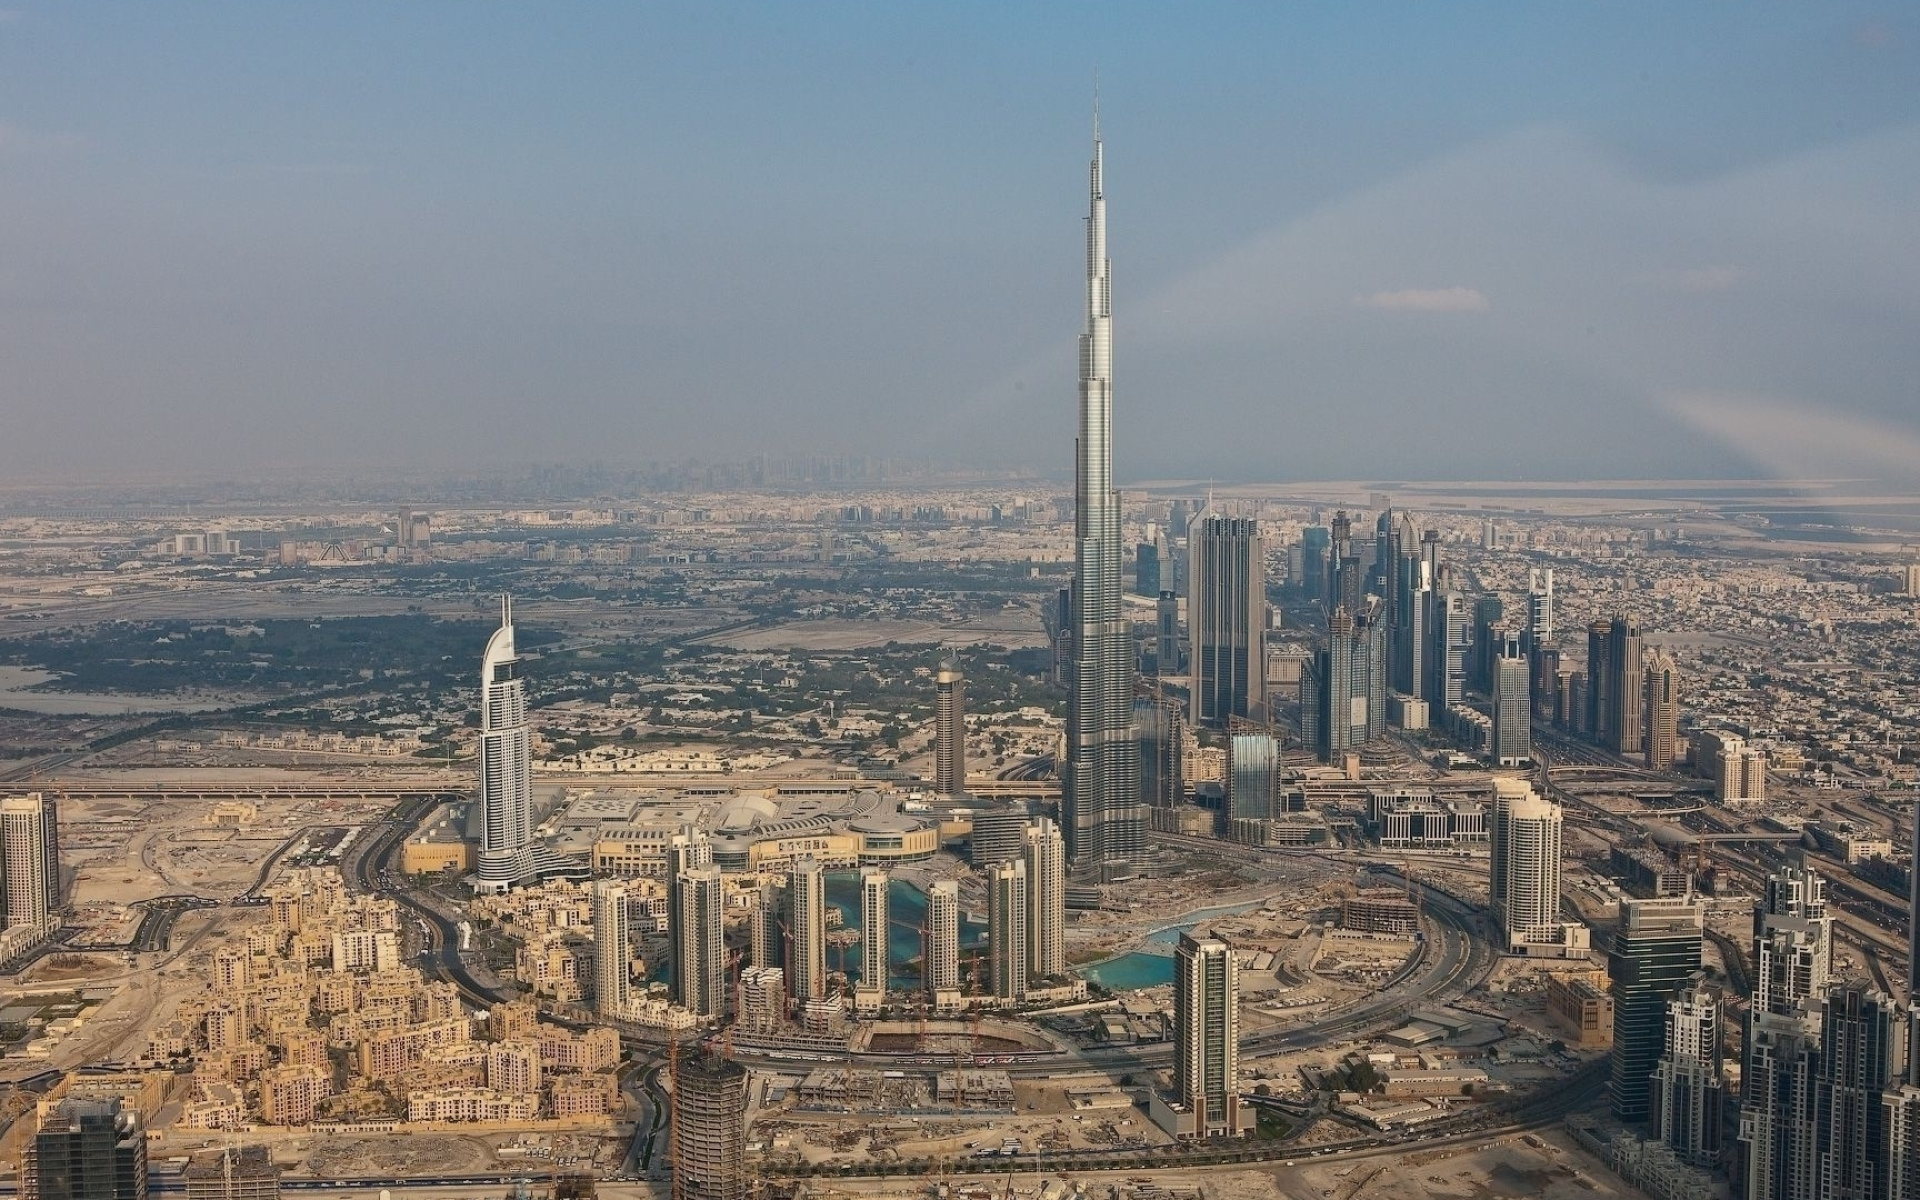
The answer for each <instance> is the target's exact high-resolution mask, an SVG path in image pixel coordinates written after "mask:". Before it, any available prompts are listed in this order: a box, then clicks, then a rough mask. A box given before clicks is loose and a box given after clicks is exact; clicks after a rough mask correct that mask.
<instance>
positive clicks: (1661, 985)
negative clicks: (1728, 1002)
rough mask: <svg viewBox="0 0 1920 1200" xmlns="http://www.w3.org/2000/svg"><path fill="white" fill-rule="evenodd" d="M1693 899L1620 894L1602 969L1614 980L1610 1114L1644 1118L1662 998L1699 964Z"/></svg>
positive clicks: (1661, 1038) (1662, 1029)
mask: <svg viewBox="0 0 1920 1200" xmlns="http://www.w3.org/2000/svg"><path fill="white" fill-rule="evenodd" d="M1701 929H1702V924H1701V912H1700V905H1699V904H1697V903H1696V902H1695V901H1694V900H1693V898H1692V897H1691V896H1688V897H1682V898H1677V899H1665V900H1627V901H1623V902H1622V903H1621V905H1620V927H1619V929H1618V930H1617V931H1616V932H1615V933H1614V938H1613V952H1612V953H1611V954H1609V955H1608V956H1607V975H1608V976H1609V978H1611V979H1612V981H1613V1078H1612V1079H1611V1080H1610V1081H1609V1083H1608V1085H1607V1094H1608V1098H1609V1101H1610V1103H1611V1105H1612V1108H1613V1115H1614V1117H1615V1118H1617V1119H1619V1120H1622V1121H1644V1120H1646V1119H1647V1115H1648V1112H1649V1110H1650V1109H1651V1108H1652V1099H1653V1090H1652V1087H1651V1083H1650V1081H1651V1077H1652V1075H1653V1068H1654V1064H1655V1063H1656V1062H1657V1061H1658V1060H1659V1058H1660V1051H1661V1049H1662V1047H1663V1046H1664V1045H1665V1043H1666V1025H1667V1002H1668V1001H1669V1000H1671V999H1673V997H1674V996H1675V995H1677V994H1678V993H1679V992H1680V989H1681V988H1683V987H1685V986H1686V983H1687V980H1688V979H1690V978H1691V977H1692V976H1693V973H1694V972H1695V971H1698V970H1699V969H1700V937H1701Z"/></svg>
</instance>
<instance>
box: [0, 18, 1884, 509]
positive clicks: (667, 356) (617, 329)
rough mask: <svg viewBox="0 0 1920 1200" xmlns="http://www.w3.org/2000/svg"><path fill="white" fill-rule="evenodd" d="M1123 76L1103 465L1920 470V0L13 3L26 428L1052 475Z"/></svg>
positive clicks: (2, 41)
mask: <svg viewBox="0 0 1920 1200" xmlns="http://www.w3.org/2000/svg"><path fill="white" fill-rule="evenodd" d="M1096 70H1097V71H1098V73H1099V78H1100V83H1099V89H1100V103H1101V106H1102V109H1103V119H1104V121H1105V124H1106V129H1107V133H1108V140H1109V145H1110V149H1109V155H1108V176H1109V182H1110V186H1111V188H1112V190H1113V193H1114V196H1115V200H1114V205H1113V213H1112V217H1111V221H1112V227H1113V231H1114V235H1113V236H1114V240H1115V252H1114V259H1115V284H1114V287H1115V294H1116V305H1117V309H1118V313H1119V318H1118V329H1119V336H1120V339H1121V349H1120V351H1119V353H1118V356H1117V361H1116V401H1115V403H1116V430H1117V435H1116V438H1115V455H1116V465H1117V470H1118V472H1119V475H1120V478H1121V479H1122V480H1123V481H1125V480H1128V479H1151V478H1166V477H1185V478H1219V479H1226V480H1264V479H1288V478H1340V477H1352V476H1355V475H1359V474H1363V473H1364V474H1368V475H1377V476H1379V477H1385V478H1396V477H1397V478H1483V477H1484V478H1509V477H1527V478H1540V477H1573V478H1581V477H1607V478H1618V477H1671V476H1681V477H1714V476H1750V475H1788V476H1805V475H1828V476H1833V475H1846V476H1866V477H1886V476H1899V477H1904V476H1907V475H1910V473H1911V471H1912V464H1913V463H1914V462H1916V461H1920V454H1916V453H1915V450H1916V448H1917V447H1920V405H1916V404H1915V403H1914V389H1913V382H1912V381H1913V380H1914V379H1915V378H1920V341H1917V340H1916V339H1915V338H1914V337H1913V336H1912V330H1913V328H1914V327H1915V324H1916V320H1920V290H1916V283H1915V280H1916V279H1920V241H1916V238H1915V237H1914V234H1913V226H1912V218H1911V205H1910V198H1911V196H1912V195H1914V194H1915V192H1916V185H1920V124H1916V118H1920V93H1916V91H1915V89H1913V87H1912V86H1911V81H1912V79H1913V78H1914V77H1915V76H1916V75H1920V22H1916V20H1915V19H1914V16H1913V14H1912V13H1911V12H1908V11H1905V10H1903V9H1901V8H1899V7H1898V6H1892V7H1889V6H1877V5H1871V4H1854V3H1835V4H1822V5H1817V6H1806V5H1788V4H1766V5H1758V6H1753V5H1748V6H1740V7H1738V8H1721V7H1718V6H1704V5H1665V4H1651V3H1649V4H1631V5H1614V6H1606V7H1604V8H1593V9H1585V10H1581V11H1576V12H1565V11H1557V12H1550V11H1545V10H1540V9H1537V8H1533V7H1530V6H1524V5H1498V4H1495V5H1468V6H1449V7H1447V8H1445V9H1437V8H1431V7H1422V6H1416V5H1398V6H1390V7H1389V8H1387V9H1384V10H1381V9H1368V10H1365V11H1360V10H1354V11H1348V10H1346V9H1344V8H1339V7H1329V8H1327V9H1325V10H1320V11H1302V10H1291V9H1282V8H1273V9H1270V10H1269V9H1266V8H1262V7H1258V6H1249V7H1244V8H1243V7H1235V6H1218V5H1212V6H1199V7H1190V6H1182V7H1180V8H1178V9H1171V8H1170V9H1164V10H1162V9H1158V8H1155V7H1153V6H1144V5H1118V6H1115V5H1061V6H1048V7H1047V9H1046V10H1045V11H1044V12H1031V11H1028V10H1027V9H1025V8H1024V7H1021V6H997V7H996V6H966V7H965V8H964V9H941V8H935V7H922V6H893V5H851V6H834V8H833V9H832V10H831V11H825V12H811V11H801V10H799V9H795V8H789V7H783V6H777V5H776V6H753V5H744V6H743V5H720V6H704V5H702V6H658V5H647V6H629V5H620V4H584V5H570V6H567V7H566V8H564V9H553V8H548V7H545V6H503V5H479V6H459V7H457V8H456V7H447V6H397V7H396V6H386V5H372V4H331V5H313V6H293V7H289V6H280V5H270V6H263V5H253V4H239V3H234V4H190V5H184V6H165V7H153V6H140V7H129V6H115V5H104V4H86V3H80V4H59V5H54V4H32V3H21V4H18V5H17V6H14V7H10V8H8V9H7V10H6V11H5V12H4V13H3V14H0V194H3V195H4V197H5V202H6V209H7V212H8V220H7V221H6V222H5V223H4V226H0V262H4V263H5V268H4V271H0V361H4V362H5V364H6V370H5V377H4V379H3V380H0V407H3V408H4V409H5V411H6V414H7V422H8V436H7V437H6V438H5V439H4V441H0V469H3V470H5V471H7V472H8V473H9V474H10V475H11V476H13V477H14V478H15V479H16V480H20V479H23V478H31V479H34V480H65V479H100V478H109V479H117V480H125V479H129V478H135V479H147V480H163V479H166V478H168V477H170V476H172V475H178V474H187V475H192V476H196V477H220V476H238V475H249V476H261V475H265V476H273V475H279V474H285V473H294V474H298V475H302V476H309V475H326V474H329V473H336V472H340V471H376V472H384V473H392V474H400V475H404V474H407V473H413V472H419V471H424V470H435V469H447V468H462V469H476V470H486V469H494V468H503V467H508V466H511V465H514V464H519V463H524V462H527V461H550V462H570V461H579V460H581V459H584V458H589V457H590V458H592V459H594V460H596V461H603V462H612V463H625V462H645V461H649V460H660V459H673V458H678V457H685V456H696V457H726V456H743V455H752V454H757V453H762V452H769V451H771V452H787V451H800V452H809V453H836V454H837V453H856V454H887V455H905V456H914V457H920V458H927V459H933V460H937V461H939V462H942V463H945V464H950V465H954V466H963V467H964V466H976V467H982V468H998V467H1015V468H1020V469H1024V470H1031V471H1037V472H1041V473H1045V474H1051V475H1054V476H1059V475H1061V474H1064V473H1065V471H1066V469H1067V467H1068V465H1069V459H1068V457H1067V455H1066V453H1065V451H1064V449H1063V448H1064V447H1065V446H1066V445H1067V444H1068V443H1069V441H1070V438H1071V422H1072V415H1073V402H1072V395H1073V377H1074V363H1073V357H1072V354H1071V338H1072V335H1073V332H1074V331H1075V329H1076V327H1077V325H1078V322H1079V320H1080V312H1079V306H1080V301H1079V297H1078V288H1079V280H1078V274H1079V272H1078V266H1077V264H1076V261H1075V259H1076V255H1075V251H1074V246H1075V242H1076V237H1077V231H1078V228H1079V224H1080V221H1081V218H1082V216H1083V215H1084V214H1083V213H1082V212H1081V211H1079V209H1078V206H1077V201H1076V196H1077V194H1078V192H1079V191H1080V183H1081V169H1082V168H1081V166H1080V165H1079V164H1080V158H1081V152H1082V150H1083V148H1084V145H1085V142H1086V139H1087V134H1088V126H1089V121H1090V112H1089V110H1090V108H1091V105H1092V100H1093V92H1094V76H1095V73H1096ZM1228 431H1232V432H1228ZM1010 434H1013V435H1015V436H1009V435H1010ZM1362 464H1364V470H1363V466H1362Z"/></svg>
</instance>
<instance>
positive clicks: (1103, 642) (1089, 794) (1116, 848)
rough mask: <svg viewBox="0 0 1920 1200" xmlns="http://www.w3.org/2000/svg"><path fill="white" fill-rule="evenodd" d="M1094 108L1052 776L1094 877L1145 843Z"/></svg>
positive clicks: (1079, 864)
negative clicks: (1067, 623)
mask: <svg viewBox="0 0 1920 1200" xmlns="http://www.w3.org/2000/svg"><path fill="white" fill-rule="evenodd" d="M1103 174H1104V162H1103V151H1102V145H1101V141H1100V134H1099V105H1098V100H1097V99H1096V101H1095V111H1094V139H1093V161H1092V162H1091V164H1090V165H1089V167H1088V182H1089V187H1088V198H1087V326H1086V332H1084V333H1082V334H1081V335H1080V421H1079V436H1078V438H1077V439H1076V441H1075V444H1074V450H1075V463H1074V484H1075V485H1074V575H1073V579H1074V586H1073V613H1072V617H1073V693H1072V701H1071V707H1070V711H1069V714H1068V720H1067V762H1066V764H1065V769H1064V770H1063V771H1062V775H1061V779H1062V783H1063V784H1064V787H1063V789H1062V793H1063V800H1062V806H1061V816H1062V821H1061V824H1062V825H1063V826H1065V828H1064V829H1063V830H1062V832H1063V833H1064V834H1065V836H1066V842H1067V857H1068V859H1069V860H1070V861H1071V863H1072V865H1073V867H1074V869H1075V870H1076V871H1078V872H1081V873H1083V874H1094V875H1098V874H1101V873H1104V872H1106V871H1107V870H1108V869H1109V868H1111V867H1112V866H1114V865H1117V864H1121V863H1126V862H1130V861H1133V860H1135V859H1137V858H1138V857H1139V856H1140V855H1141V853H1142V852H1143V851H1144V849H1145V813H1144V812H1143V810H1142V809H1141V808H1140V806H1139V796H1138V794H1137V792H1138V788H1137V783H1138V781H1137V778H1136V774H1137V759H1136V755H1137V750H1136V748H1135V746H1134V744H1133V735H1132V715H1133V631H1132V627H1131V623H1130V621H1129V619H1128V617H1127V614H1126V612H1125V610H1124V609H1123V608H1122V607H1121V602H1120V571H1121V550H1120V497H1119V494H1118V493H1117V492H1116V491H1115V490H1114V487H1113V294H1112V290H1111V287H1110V266H1109V264H1108V262H1107V200H1106V187H1105V180H1104V178H1103Z"/></svg>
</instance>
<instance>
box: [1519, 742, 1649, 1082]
mask: <svg viewBox="0 0 1920 1200" xmlns="http://www.w3.org/2000/svg"><path fill="white" fill-rule="evenodd" d="M1493 787H1494V793H1493V828H1492V830H1491V831H1490V835H1491V836H1490V837H1489V838H1488V841H1489V842H1491V844H1492V846H1491V848H1492V851H1493V862H1492V870H1491V872H1490V874H1489V877H1488V886H1489V888H1490V889H1491V892H1492V900H1493V916H1494V920H1495V921H1496V922H1498V924H1499V926H1500V931H1501V934H1502V936H1504V937H1505V939H1506V943H1505V944H1506V945H1507V946H1512V945H1513V944H1514V943H1515V942H1516V941H1522V940H1525V936H1526V935H1527V934H1528V933H1529V932H1531V931H1534V930H1540V929H1544V928H1545V927H1547V926H1550V925H1557V924H1559V923H1560V871H1561V861H1560V860H1561V820H1562V818H1561V812H1560V806H1559V805H1558V804H1555V803H1554V802H1553V801H1551V800H1548V799H1545V798H1543V797H1541V796H1540V795H1538V794H1537V793H1536V792H1535V791H1534V790H1533V789H1532V788H1531V787H1529V786H1527V783H1526V781H1525V780H1521V779H1496V780H1494V782H1493ZM1648 1062H1649V1065H1651V1062H1652V1060H1651V1059H1649V1060H1648Z"/></svg>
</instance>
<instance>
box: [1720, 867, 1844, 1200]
mask: <svg viewBox="0 0 1920 1200" xmlns="http://www.w3.org/2000/svg"><path fill="white" fill-rule="evenodd" d="M1753 944H1754V953H1753V960H1754V965H1753V981H1754V982H1753V1002H1752V1004H1751V1005H1750V1006H1749V1009H1748V1012H1747V1029H1746V1044H1745V1059H1744V1065H1743V1069H1742V1070H1741V1073H1740V1141H1741V1142H1742V1143H1743V1144H1744V1147H1745V1149H1744V1154H1745V1158H1746V1165H1747V1169H1746V1179H1747V1193H1746V1194H1747V1197H1748V1200H1790V1198H1792V1197H1796V1196H1805V1195H1812V1194H1813V1187H1814V1184H1813V1178H1814V1170H1815V1168H1814V1143H1815V1138H1814V1124H1815V1112H1814V1104H1813V1101H1814V1075H1815V1073H1816V1069H1817V1067H1818V1065H1819V1047H1820V1023H1821V1015H1820V1006H1821V1002H1822V1001H1823V999H1824V998H1825V996H1826V994H1827V983H1828V979H1829V977H1830V976H1831V974H1832V970H1833V918H1832V917H1831V916H1830V915H1828V913H1827V897H1826V884H1825V882H1824V881H1823V880H1822V879H1821V878H1820V876H1819V875H1817V874H1815V873H1814V872H1813V871H1812V870H1811V869H1809V868H1808V866H1807V863H1806V856H1805V854H1804V853H1803V852H1801V851H1799V850H1793V851H1790V852H1789V853H1788V858H1787V863H1786V865H1785V866H1783V867H1781V868H1780V869H1779V870H1777V871H1775V872H1774V873H1773V874H1772V875H1769V876H1768V877H1767V883H1766V890H1765V892H1764V893H1763V895H1762V896H1761V898H1760V901H1759V903H1757V904H1755V905H1754V911H1753Z"/></svg>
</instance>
